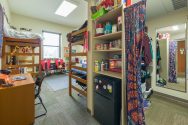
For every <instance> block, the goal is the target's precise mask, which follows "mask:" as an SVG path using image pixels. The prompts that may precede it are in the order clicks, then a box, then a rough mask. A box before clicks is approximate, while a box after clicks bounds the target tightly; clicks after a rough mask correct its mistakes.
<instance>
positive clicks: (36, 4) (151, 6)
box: [8, 0, 188, 27]
mask: <svg viewBox="0 0 188 125" xmlns="http://www.w3.org/2000/svg"><path fill="white" fill-rule="evenodd" d="M8 1H9V4H10V9H11V11H12V12H13V13H16V14H20V15H24V16H28V17H33V18H37V19H41V20H46V21H50V22H54V23H58V24H63V25H68V26H72V27H79V26H80V25H82V24H83V22H84V21H85V20H86V19H87V15H88V14H87V13H88V11H87V7H88V3H87V2H86V1H87V0H76V1H77V2H79V6H78V7H77V8H76V9H75V10H74V11H73V12H72V13H71V14H70V15H69V16H68V17H66V18H65V17H61V16H58V15H55V14H54V12H55V11H56V9H57V8H58V7H59V5H60V3H61V2H62V0H8ZM138 1H140V0H133V3H135V2H138ZM187 1H188V0H147V19H151V18H155V17H158V16H162V15H166V14H168V13H169V12H172V11H175V9H177V8H178V9H179V8H182V7H184V5H185V6H186V7H187ZM180 2H181V3H180ZM185 3H186V4H185ZM180 5H181V6H180Z"/></svg>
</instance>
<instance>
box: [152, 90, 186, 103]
mask: <svg viewBox="0 0 188 125" xmlns="http://www.w3.org/2000/svg"><path fill="white" fill-rule="evenodd" d="M153 96H155V97H159V98H162V99H165V100H168V101H171V102H173V103H177V104H179V105H182V106H186V107H188V100H185V99H181V98H178V97H174V96H171V95H167V94H164V93H160V92H156V91H154V92H153Z"/></svg>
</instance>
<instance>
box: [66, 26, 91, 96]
mask: <svg viewBox="0 0 188 125" xmlns="http://www.w3.org/2000/svg"><path fill="white" fill-rule="evenodd" d="M85 32H87V27H86V28H83V29H81V30H78V31H76V32H73V33H72V34H71V35H72V36H76V35H79V34H82V33H85ZM84 44H85V41H84V39H83V40H80V41H78V42H75V43H71V42H70V43H69V95H70V96H72V89H74V90H75V91H77V92H78V93H79V94H82V95H83V96H86V97H87V92H86V91H83V90H81V89H80V88H77V87H76V86H74V85H72V78H73V79H75V80H77V81H79V82H81V83H83V84H85V85H87V80H85V79H82V78H80V77H78V76H76V75H74V74H72V68H75V69H77V70H80V71H85V72H87V68H82V67H78V66H75V65H74V63H73V62H72V57H73V56H74V57H75V56H85V57H86V60H87V53H86V52H81V53H72V46H75V45H81V46H84ZM72 65H73V66H72Z"/></svg>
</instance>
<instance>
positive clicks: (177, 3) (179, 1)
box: [172, 0, 187, 10]
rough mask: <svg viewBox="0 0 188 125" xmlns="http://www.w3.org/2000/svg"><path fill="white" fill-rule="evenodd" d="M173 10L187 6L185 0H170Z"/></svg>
mask: <svg viewBox="0 0 188 125" xmlns="http://www.w3.org/2000/svg"><path fill="white" fill-rule="evenodd" d="M172 3H173V6H174V9H175V10H178V9H181V8H185V7H187V0H172Z"/></svg>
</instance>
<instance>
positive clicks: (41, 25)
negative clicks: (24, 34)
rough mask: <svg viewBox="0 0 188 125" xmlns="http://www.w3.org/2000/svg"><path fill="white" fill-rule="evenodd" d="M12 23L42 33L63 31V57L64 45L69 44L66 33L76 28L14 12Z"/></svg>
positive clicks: (62, 53) (62, 54)
mask: <svg viewBox="0 0 188 125" xmlns="http://www.w3.org/2000/svg"><path fill="white" fill-rule="evenodd" d="M12 25H13V26H15V27H16V28H17V29H19V28H21V27H24V28H29V29H32V32H35V33H39V34H42V31H43V30H45V31H50V32H57V33H61V35H62V38H61V40H62V41H61V43H62V44H61V57H62V58H64V50H63V48H64V47H67V46H68V42H67V38H66V35H67V33H69V32H71V31H72V30H73V29H74V28H73V27H68V26H64V25H59V24H55V23H51V22H47V21H43V20H38V19H35V18H30V17H26V16H22V15H18V14H15V13H12Z"/></svg>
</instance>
